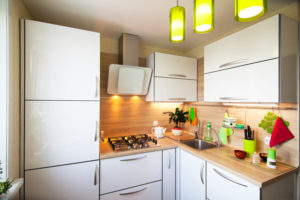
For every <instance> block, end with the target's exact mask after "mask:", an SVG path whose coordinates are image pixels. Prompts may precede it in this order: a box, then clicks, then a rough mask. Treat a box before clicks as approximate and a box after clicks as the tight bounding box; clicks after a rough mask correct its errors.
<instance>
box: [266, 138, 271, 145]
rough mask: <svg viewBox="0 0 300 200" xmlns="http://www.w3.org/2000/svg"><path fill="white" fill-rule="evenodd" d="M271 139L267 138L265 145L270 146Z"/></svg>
mask: <svg viewBox="0 0 300 200" xmlns="http://www.w3.org/2000/svg"><path fill="white" fill-rule="evenodd" d="M270 140H271V137H265V144H266V145H270Z"/></svg>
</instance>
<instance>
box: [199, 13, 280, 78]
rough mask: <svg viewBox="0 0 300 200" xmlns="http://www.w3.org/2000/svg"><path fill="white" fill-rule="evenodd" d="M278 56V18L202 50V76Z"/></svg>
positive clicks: (272, 18) (265, 21)
mask: <svg viewBox="0 0 300 200" xmlns="http://www.w3.org/2000/svg"><path fill="white" fill-rule="evenodd" d="M278 57H279V16H278V15H276V16H273V17H271V18H269V19H266V20H264V21H262V22H259V23H257V24H255V25H252V26H250V27H248V28H245V29H243V30H241V31H239V32H236V33H233V34H232V35H230V36H227V37H225V38H223V39H220V40H218V41H216V42H214V43H212V44H209V45H207V46H205V47H204V58H205V59H204V73H208V72H213V71H219V70H222V69H227V68H231V67H235V66H240V65H245V64H249V63H254V62H258V61H263V60H268V59H272V58H278Z"/></svg>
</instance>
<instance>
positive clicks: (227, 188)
mask: <svg viewBox="0 0 300 200" xmlns="http://www.w3.org/2000/svg"><path fill="white" fill-rule="evenodd" d="M207 199H209V200H223V199H231V200H240V199H243V200H259V199H260V188H259V187H257V186H256V185H253V184H251V183H249V182H248V181H245V180H244V179H241V178H239V177H237V176H235V175H233V174H231V173H229V172H227V171H225V170H223V169H220V168H219V167H216V166H214V165H212V164H210V163H207Z"/></svg>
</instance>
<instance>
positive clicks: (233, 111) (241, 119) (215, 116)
mask: <svg viewBox="0 0 300 200" xmlns="http://www.w3.org/2000/svg"><path fill="white" fill-rule="evenodd" d="M203 72H204V64H203V59H199V60H198V102H197V103H189V104H184V107H188V108H190V107H196V108H197V115H198V118H199V119H200V122H201V134H203V132H204V128H205V125H206V123H207V121H210V122H211V123H212V127H213V128H214V129H215V130H216V131H217V133H219V131H220V128H221V125H222V121H223V119H224V114H225V111H226V110H227V111H228V113H229V116H231V117H236V118H237V120H238V123H241V124H244V123H245V124H246V125H250V126H251V128H252V129H253V130H254V131H255V137H256V140H257V145H256V146H257V148H256V150H257V152H266V151H267V148H268V146H267V145H265V143H264V141H265V137H266V136H271V135H270V134H269V133H267V132H266V131H265V130H263V129H262V128H260V127H258V124H259V123H260V121H261V120H262V119H263V117H264V116H265V115H266V113H267V112H273V111H274V112H275V113H280V116H281V117H282V118H283V119H284V120H287V121H289V122H290V126H289V129H290V131H291V132H292V133H293V135H294V136H295V138H294V139H291V140H289V141H287V142H285V143H283V144H281V145H280V146H279V147H278V148H277V158H278V159H279V160H280V161H282V162H285V163H287V164H290V165H292V166H298V165H299V160H298V157H299V130H298V127H299V120H298V105H297V104H285V105H284V104H281V105H280V106H279V111H278V108H277V107H274V108H273V109H272V107H255V106H249V105H247V106H245V107H243V106H232V105H231V106H225V105H223V104H221V103H205V102H203V95H204V93H203V91H204V88H203V86H204V79H203ZM185 127H186V129H188V130H190V131H194V130H196V127H191V126H190V124H186V126H185ZM243 138H244V132H243V130H234V134H233V135H232V136H230V137H229V138H228V139H229V140H228V145H230V146H232V147H234V148H236V149H243Z"/></svg>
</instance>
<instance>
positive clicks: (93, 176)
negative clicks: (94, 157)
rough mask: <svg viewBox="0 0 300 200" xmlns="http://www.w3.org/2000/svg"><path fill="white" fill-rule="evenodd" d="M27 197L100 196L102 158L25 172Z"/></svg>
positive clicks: (93, 199) (76, 199) (94, 199)
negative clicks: (100, 162)
mask: <svg viewBox="0 0 300 200" xmlns="http://www.w3.org/2000/svg"><path fill="white" fill-rule="evenodd" d="M25 199H26V200H82V199H88V200H98V199H99V161H94V162H86V163H79V164H75V165H65V166H60V167H50V168H44V169H37V170H29V171H26V172H25Z"/></svg>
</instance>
